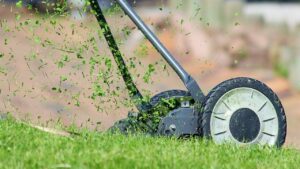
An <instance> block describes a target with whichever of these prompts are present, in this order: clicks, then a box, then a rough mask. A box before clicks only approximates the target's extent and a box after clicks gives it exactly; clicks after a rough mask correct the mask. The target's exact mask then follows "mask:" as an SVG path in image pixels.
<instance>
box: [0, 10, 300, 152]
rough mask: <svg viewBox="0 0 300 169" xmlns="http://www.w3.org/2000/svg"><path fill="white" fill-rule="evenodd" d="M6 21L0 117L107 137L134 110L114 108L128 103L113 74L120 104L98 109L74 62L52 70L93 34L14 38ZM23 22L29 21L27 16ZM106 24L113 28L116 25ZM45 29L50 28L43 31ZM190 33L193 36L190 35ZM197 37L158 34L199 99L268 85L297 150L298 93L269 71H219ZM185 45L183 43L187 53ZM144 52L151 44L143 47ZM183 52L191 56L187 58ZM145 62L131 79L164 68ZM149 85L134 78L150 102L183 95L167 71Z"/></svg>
mask: <svg viewBox="0 0 300 169" xmlns="http://www.w3.org/2000/svg"><path fill="white" fill-rule="evenodd" d="M7 13H9V12H8V11H7V9H3V8H0V19H1V20H2V21H4V20H5V22H2V26H1V27H0V52H1V53H3V54H4V56H3V57H2V58H0V66H1V67H3V68H5V69H3V70H2V73H0V112H1V113H6V112H11V113H12V114H13V115H14V116H15V117H17V118H20V119H27V120H31V121H32V122H33V123H40V124H47V123H51V121H56V120H58V119H59V120H60V121H61V122H62V123H63V124H65V125H70V124H73V123H75V124H76V125H78V126H87V127H89V128H92V129H95V128H97V129H99V130H105V129H107V128H108V127H110V126H111V125H112V124H113V123H114V122H115V121H116V120H118V119H121V118H124V117H125V116H126V114H127V112H128V111H131V110H134V108H133V107H130V106H129V107H127V106H124V105H122V104H120V106H118V105H117V106H116V103H119V102H122V101H124V100H126V99H128V95H127V91H126V90H125V86H124V84H123V82H122V80H120V79H119V78H117V77H118V75H117V71H116V70H113V71H112V72H111V73H112V76H113V78H114V79H115V83H116V84H115V85H116V86H120V88H121V90H123V91H122V92H121V93H120V95H119V96H114V97H110V98H108V99H106V100H105V101H106V102H104V103H101V102H97V103H95V102H93V101H91V99H90V98H89V97H88V96H89V95H90V94H91V90H92V89H91V88H92V85H93V84H92V80H91V79H92V78H93V77H88V78H87V76H88V75H87V74H88V72H89V70H88V68H86V67H80V68H77V69H75V67H76V64H77V62H74V63H73V62H72V61H70V62H69V63H67V65H66V66H65V67H64V68H61V69H59V68H58V67H57V64H56V63H57V61H58V60H60V59H61V56H62V55H63V54H65V53H66V51H63V50H64V49H66V46H69V47H70V46H72V47H73V46H75V47H76V46H80V45H83V42H84V41H85V40H86V39H87V37H88V36H90V35H91V36H93V35H95V33H94V32H90V29H89V27H84V26H83V27H82V26H81V25H82V24H81V23H80V22H78V21H72V20H69V19H67V20H64V19H61V20H59V23H60V26H58V27H57V28H55V29H53V30H51V29H50V28H49V31H48V32H45V29H44V27H43V29H40V28H37V29H35V30H34V31H31V30H30V29H28V28H22V29H19V30H18V29H17V28H16V27H17V26H18V24H17V23H16V21H15V16H14V15H11V14H7ZM28 17H30V18H34V17H33V16H28ZM22 19H24V18H22ZM24 20H25V19H24ZM72 23H73V24H75V27H79V28H78V29H76V30H75V33H72V32H74V31H73V30H72V26H70V25H72ZM84 24H90V25H91V26H90V27H95V20H93V19H88V20H87V21H84ZM112 24H116V25H117V23H112ZM3 25H7V26H8V27H9V28H10V29H11V30H10V31H6V27H5V26H3ZM44 26H45V27H47V26H49V25H47V24H45V25H44ZM114 29H116V28H114ZM186 29H189V28H186ZM195 29H197V28H192V29H191V30H192V31H193V30H195ZM195 32H197V31H195ZM182 34H183V35H182ZM35 35H38V37H39V39H35V38H33V37H35ZM135 35H136V36H135ZM62 36H63V37H62ZM195 36H196V37H199V38H193V37H194V36H193V37H187V38H186V37H185V36H184V33H181V36H175V34H174V32H170V31H162V32H161V33H160V34H159V37H160V38H161V39H162V41H163V42H164V43H166V45H167V47H168V48H169V49H170V50H171V52H172V53H174V54H175V55H176V56H181V57H177V59H178V60H179V61H180V63H182V64H183V67H184V68H186V69H187V71H188V72H189V73H191V74H192V75H193V77H195V79H196V80H197V81H198V82H199V84H200V86H201V87H202V88H203V89H204V91H205V93H208V91H209V90H210V89H211V88H213V87H214V86H215V85H217V84H219V83H220V82H222V81H224V80H226V79H229V78H233V77H239V76H248V77H252V78H256V79H258V80H261V81H263V82H265V83H266V84H268V85H269V86H270V87H271V88H272V89H273V90H274V91H275V92H276V93H278V95H279V97H280V98H281V100H282V103H283V105H284V107H285V111H286V115H287V122H288V135H287V143H286V146H292V147H297V148H300V134H299V128H300V108H299V106H300V93H299V92H297V91H295V90H294V89H293V88H292V87H291V85H290V84H289V82H288V81H287V80H286V79H284V78H281V77H279V76H276V75H275V74H274V72H273V71H272V70H271V69H269V68H268V67H267V66H266V67H265V68H263V67H259V68H255V69H254V68H249V67H243V66H241V67H236V68H229V66H228V64H223V63H224V62H228V59H226V57H223V56H221V55H220V57H219V58H214V57H212V58H207V55H210V50H214V49H211V48H213V47H214V46H213V43H212V44H209V43H208V42H207V41H206V38H210V35H207V34H205V33H203V32H197V33H196V35H195ZM140 37H141V35H140V34H139V33H136V34H133V35H132V36H131V38H129V39H127V41H126V42H128V46H131V47H128V46H127V47H126V46H124V45H123V46H122V51H124V52H125V54H126V58H127V60H128V59H129V57H128V56H130V55H133V53H135V50H136V46H135V45H134V44H133V43H137V42H143V41H141V40H140V39H141V38H140ZM46 39H51V40H52V41H53V42H56V43H57V44H59V45H56V46H47V47H42V46H43V45H42V43H40V42H39V41H42V42H43V40H46ZM66 39H67V40H66ZM227 39H228V38H227ZM36 41H38V42H36ZM186 41H189V42H190V45H189V43H186ZM180 42H182V43H180ZM64 44H66V46H64ZM191 44H192V45H191ZM98 45H99V46H100V49H101V51H100V52H101V53H103V54H107V55H109V51H108V50H107V47H106V44H105V42H101V41H100V42H98ZM146 46H149V44H147V43H146ZM199 46H200V47H199ZM194 48H198V50H196V51H195V49H194ZM187 49H190V50H188V51H189V52H187ZM202 49H203V50H202ZM199 50H200V51H199ZM34 54H35V55H36V56H33V57H34V58H35V59H30V56H31V55H34ZM89 54H91V53H89V52H86V53H85V54H84V57H89ZM147 54H148V56H147V57H140V58H138V59H139V60H141V62H142V64H140V65H141V66H138V67H137V68H136V70H135V71H132V73H133V74H136V73H137V72H145V69H146V68H147V66H144V65H148V64H150V63H152V64H153V63H155V62H158V64H157V65H158V67H163V65H162V64H163V63H164V62H162V61H161V59H160V57H159V55H158V54H157V53H156V52H155V51H154V50H153V49H152V48H150V49H149V50H148V53H147ZM70 55H72V54H70ZM199 55H200V56H199ZM202 56H205V57H202ZM36 58H37V59H36ZM254 62H255V59H254ZM0 70H1V69H0ZM0 72H1V71H0ZM63 75H64V76H65V75H68V80H67V81H66V82H63V83H62V82H61V78H60V77H61V76H63ZM114 76H115V77H114ZM152 80H153V82H152V83H150V84H145V83H143V80H142V78H141V77H139V78H138V77H136V76H135V82H136V83H137V84H138V86H139V88H141V89H147V90H149V91H150V92H151V93H152V94H156V93H158V92H160V91H164V90H169V89H184V86H183V85H182V83H181V82H180V80H179V79H178V77H177V76H176V75H175V74H174V72H172V70H170V68H169V67H167V69H166V71H162V68H158V69H157V72H156V73H155V74H154V75H153V77H152ZM54 86H60V87H61V86H62V87H63V88H64V89H68V92H62V93H57V92H55V91H53V87H54ZM78 93H80V94H81V95H80V96H79V97H78V98H75V97H74V96H75V95H76V94H78ZM78 100H79V101H80V106H79V107H78V106H76V102H77V101H78ZM97 104H98V105H100V108H99V106H98V107H95V105H97ZM97 108H98V109H99V110H97Z"/></svg>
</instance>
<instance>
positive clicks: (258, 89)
mask: <svg viewBox="0 0 300 169" xmlns="http://www.w3.org/2000/svg"><path fill="white" fill-rule="evenodd" d="M201 119H202V121H201V128H202V133H203V135H204V137H206V138H209V139H212V140H213V141H214V142H215V143H217V144H222V143H235V144H238V145H253V144H259V145H269V146H277V147H280V146H282V145H283V144H284V142H285V138H286V117H285V113H284V109H283V107H282V105H281V103H280V100H279V99H278V97H277V96H276V94H275V93H274V92H273V91H272V90H271V89H270V88H269V87H267V86H266V85H265V84H263V83H261V82H259V81H257V80H254V79H250V78H235V79H231V80H228V81H225V82H223V83H221V84H220V85H218V86H216V87H215V88H214V89H213V90H212V91H211V92H210V93H209V94H208V96H207V99H206V101H205V103H204V104H203V106H202V118H201Z"/></svg>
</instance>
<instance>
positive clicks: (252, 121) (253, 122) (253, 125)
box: [229, 108, 260, 143]
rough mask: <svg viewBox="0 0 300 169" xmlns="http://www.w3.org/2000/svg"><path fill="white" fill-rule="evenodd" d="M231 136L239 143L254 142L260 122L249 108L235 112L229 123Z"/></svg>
mask: <svg viewBox="0 0 300 169" xmlns="http://www.w3.org/2000/svg"><path fill="white" fill-rule="evenodd" d="M229 129H230V132H231V135H232V136H233V137H234V138H235V139H236V140H237V141H239V142H243V143H249V142H252V141H254V140H255V138H256V137H257V136H258V134H259V131H260V122H259V118H258V116H257V115H256V113H255V112H254V111H253V110H251V109H249V108H241V109H238V110H237V111H235V112H234V113H233V114H232V116H231V118H230V123H229Z"/></svg>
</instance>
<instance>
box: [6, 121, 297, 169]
mask: <svg viewBox="0 0 300 169" xmlns="http://www.w3.org/2000/svg"><path fill="white" fill-rule="evenodd" d="M0 161H1V162H0V168H80V169H81V168H129V169H131V168H151V169H152V168H172V169H174V168H205V169H209V168H216V169H221V168H228V169H233V168H250V169H253V168H262V169H265V168H270V169H274V168H280V169H283V168H288V169H292V168H299V166H300V152H298V151H297V150H292V149H275V148H266V147H265V148H262V147H248V148H246V147H243V148H238V147H235V146H230V145H223V146H217V145H214V144H212V143H210V142H208V141H200V140H197V139H193V140H177V139H172V138H170V139H168V138H152V137H147V136H128V137H126V136H122V135H112V134H104V133H102V134H101V133H96V132H88V131H82V132H80V135H79V136H74V137H62V136H56V135H52V134H49V133H45V132H42V131H39V130H37V129H34V128H31V127H29V126H27V125H25V124H22V123H17V122H15V121H14V120H5V121H1V122H0Z"/></svg>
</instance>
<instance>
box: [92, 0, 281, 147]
mask: <svg viewBox="0 0 300 169" xmlns="http://www.w3.org/2000/svg"><path fill="white" fill-rule="evenodd" d="M89 2H90V5H91V8H92V11H93V13H94V14H95V16H96V18H97V21H98V23H99V26H100V27H101V29H102V32H103V35H104V37H105V39H106V41H107V43H108V46H109V48H110V50H111V53H112V55H113V57H114V60H115V61H116V64H117V66H118V69H119V71H120V74H121V75H122V78H123V80H124V82H125V84H126V88H127V89H128V91H129V95H130V98H131V99H132V101H133V103H135V105H136V107H137V110H138V113H132V112H131V113H128V117H127V118H126V119H123V120H120V121H118V122H116V123H115V124H114V126H113V127H112V128H111V129H110V131H119V132H121V133H123V134H129V133H134V132H144V133H147V134H149V135H156V136H168V137H177V138H186V137H204V138H207V139H211V140H213V142H215V143H217V144H223V143H233V144H237V145H269V146H276V147H281V146H282V145H283V144H284V142H285V138H286V128H287V127H286V126H287V124H286V116H285V112H284V108H283V106H282V104H281V102H280V100H279V98H278V97H277V95H276V94H275V93H274V92H273V91H272V90H271V89H270V88H269V87H267V86H266V85H265V84H263V83H262V82H260V81H258V80H255V79H251V78H246V77H239V78H234V79H230V80H227V81H225V82H222V83H221V84H219V85H217V86H216V87H215V88H213V89H212V90H211V91H210V92H209V94H208V95H205V94H204V93H203V92H202V90H201V88H200V86H199V85H198V83H197V82H196V81H195V80H194V79H193V78H192V77H191V75H189V74H188V73H187V72H186V71H185V70H184V69H183V67H182V66H181V65H180V64H179V63H178V62H177V61H176V59H175V58H174V57H173V56H172V54H171V53H170V52H169V51H168V50H167V48H166V47H165V46H164V45H163V44H162V43H161V42H160V40H159V39H158V38H157V37H156V35H155V34H154V33H153V32H152V31H151V30H150V29H149V27H148V26H147V25H146V24H145V23H144V22H143V21H142V19H141V18H140V17H139V16H138V15H137V13H136V12H135V11H134V9H133V8H132V6H131V5H130V4H129V3H128V2H127V1H126V0H116V3H117V5H119V6H120V7H121V9H122V10H123V11H124V13H125V14H126V15H127V16H128V17H129V18H130V19H131V20H132V21H133V22H134V24H135V25H136V26H137V27H138V29H139V30H140V31H141V32H142V33H143V34H144V36H145V37H146V38H147V39H148V40H149V41H150V42H151V44H152V45H153V46H154V47H155V49H156V50H157V51H158V52H159V53H160V54H161V56H162V57H163V58H164V59H165V61H166V62H167V63H168V64H169V65H170V66H171V67H172V69H173V70H174V71H175V72H176V74H177V75H178V76H179V78H180V79H181V81H182V82H183V84H184V85H185V87H186V89H187V90H186V91H184V90H170V91H165V92H161V93H159V94H157V95H155V96H154V97H152V98H151V99H150V100H147V99H145V98H144V97H143V96H142V94H141V92H140V91H139V90H138V88H137V87H136V85H135V84H134V82H133V79H132V77H131V75H130V73H129V71H128V68H127V66H126V64H125V61H124V59H123V57H122V54H121V52H120V50H119V47H118V45H117V43H116V40H115V39H114V36H113V34H112V32H111V30H110V28H109V26H108V23H107V21H106V19H105V17H104V14H103V11H102V10H101V7H100V5H99V2H98V1H97V0H89Z"/></svg>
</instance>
